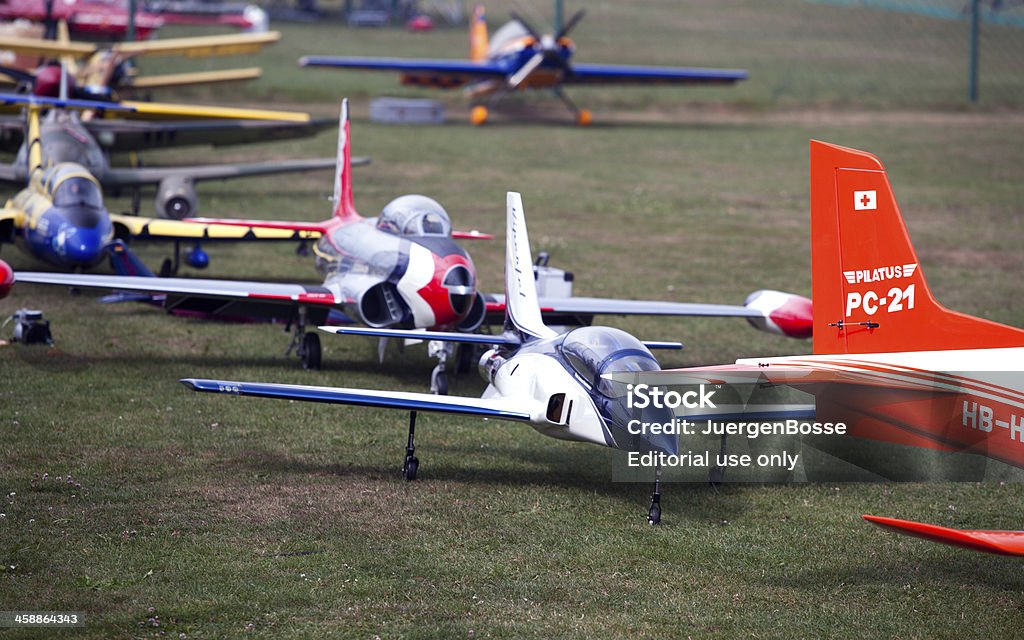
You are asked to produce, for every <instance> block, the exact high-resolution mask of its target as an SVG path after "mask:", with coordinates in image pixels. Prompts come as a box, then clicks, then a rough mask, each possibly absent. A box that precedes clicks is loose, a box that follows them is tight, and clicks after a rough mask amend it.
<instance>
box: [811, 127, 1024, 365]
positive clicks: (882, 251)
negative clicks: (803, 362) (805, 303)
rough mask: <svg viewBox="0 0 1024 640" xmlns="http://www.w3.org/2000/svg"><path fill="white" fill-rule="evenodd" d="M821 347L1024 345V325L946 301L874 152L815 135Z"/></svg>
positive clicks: (817, 345) (817, 339) (814, 228)
mask: <svg viewBox="0 0 1024 640" xmlns="http://www.w3.org/2000/svg"><path fill="white" fill-rule="evenodd" d="M811 263H812V278H813V299H814V353H884V352H894V351H941V350H946V349H985V348H998V347H1019V346H1024V331H1022V330H1021V329H1017V328H1014V327H1009V326H1007V325H1003V324H998V323H996V322H991V321H989V320H983V319H981V318H975V317H973V316H969V315H966V314H963V313H958V312H956V311H950V310H948V309H946V308H945V307H943V306H942V305H940V304H939V303H938V302H937V301H936V300H935V298H934V297H933V296H932V294H931V291H929V290H928V284H927V283H926V282H925V279H924V274H923V273H922V272H921V267H920V263H919V262H918V259H917V255H916V254H915V253H914V247H913V246H912V245H911V242H910V236H909V235H908V234H907V228H906V227H905V226H904V224H903V217H902V216H901V215H900V210H899V206H898V205H897V204H896V198H895V197H894V196H893V192H892V187H891V186H890V184H889V179H888V177H887V176H886V174H885V167H883V166H882V163H881V162H880V161H879V160H878V158H876V157H875V156H873V155H871V154H869V153H864V152H863V151H856V150H854V149H847V148H845V147H839V146H835V145H830V144H826V143H824V142H818V141H815V140H812V141H811Z"/></svg>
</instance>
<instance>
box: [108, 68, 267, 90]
mask: <svg viewBox="0 0 1024 640" xmlns="http://www.w3.org/2000/svg"><path fill="white" fill-rule="evenodd" d="M262 74H263V70H262V69H260V68H259V67H247V68H245V69H224V70H220V71H193V72H191V73H165V74H160V75H156V76H139V77H136V78H132V79H131V81H130V82H129V83H128V84H129V86H130V87H131V88H132V89H163V88H166V87H183V86H186V85H196V84H213V83H217V82H236V81H239V80H255V79H256V78H259V77H260V76H261V75H262Z"/></svg>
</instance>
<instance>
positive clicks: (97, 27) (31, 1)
mask: <svg viewBox="0 0 1024 640" xmlns="http://www.w3.org/2000/svg"><path fill="white" fill-rule="evenodd" d="M19 18H21V19H24V20H31V21H33V22H42V23H44V24H47V25H52V24H54V23H56V22H57V21H64V22H67V24H68V27H69V28H70V29H71V31H72V33H76V34H81V35H83V36H87V37H92V38H96V39H114V40H124V39H125V37H126V36H127V35H128V26H129V13H128V3H127V2H118V1H111V0H3V2H0V20H17V19H19ZM163 23H164V22H163V19H162V18H160V16H158V15H155V14H152V13H150V12H148V11H142V10H139V11H136V13H135V20H134V27H135V37H136V38H137V39H139V40H145V39H146V38H149V37H150V36H151V35H152V34H153V32H154V31H156V30H157V29H159V28H160V27H161V26H163Z"/></svg>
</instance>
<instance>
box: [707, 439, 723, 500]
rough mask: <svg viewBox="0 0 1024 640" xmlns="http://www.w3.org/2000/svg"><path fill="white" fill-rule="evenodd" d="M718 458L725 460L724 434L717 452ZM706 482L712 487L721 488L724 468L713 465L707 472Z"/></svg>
mask: <svg viewBox="0 0 1024 640" xmlns="http://www.w3.org/2000/svg"><path fill="white" fill-rule="evenodd" d="M719 457H720V458H721V459H722V460H725V434H724V433H723V434H722V446H721V448H720V450H719ZM708 482H709V483H711V486H712V487H718V486H721V485H722V483H724V482H725V467H722V466H719V465H717V464H716V465H714V466H712V467H711V470H710V471H709V472H708Z"/></svg>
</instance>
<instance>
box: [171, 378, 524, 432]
mask: <svg viewBox="0 0 1024 640" xmlns="http://www.w3.org/2000/svg"><path fill="white" fill-rule="evenodd" d="M181 382H182V383H183V384H184V385H186V386H188V387H191V388H192V389H193V390H195V391H205V392H208V393H227V394H233V395H242V396H256V397H260V398H277V399H287V400H302V401H306V402H327V403H332V404H351V405H357V406H364V407H383V408H386V409H405V410H409V411H412V410H415V411H436V412H443V413H455V414H461V415H471V416H482V417H493V418H504V419H507V420H522V421H525V422H528V421H529V420H530V415H529V414H527V413H520V412H516V411H506V410H503V409H492V408H488V407H476V406H472V405H460V404H455V403H447V402H441V401H436V400H430V399H429V398H430V396H428V395H427V394H416V395H421V396H423V398H422V399H421V398H416V399H409V398H396V397H389V396H377V395H368V394H364V393H360V392H359V391H355V390H351V389H331V388H324V387H307V386H301V385H279V384H270V383H259V382H231V381H227V380H209V379H200V378H185V379H183V380H181Z"/></svg>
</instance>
